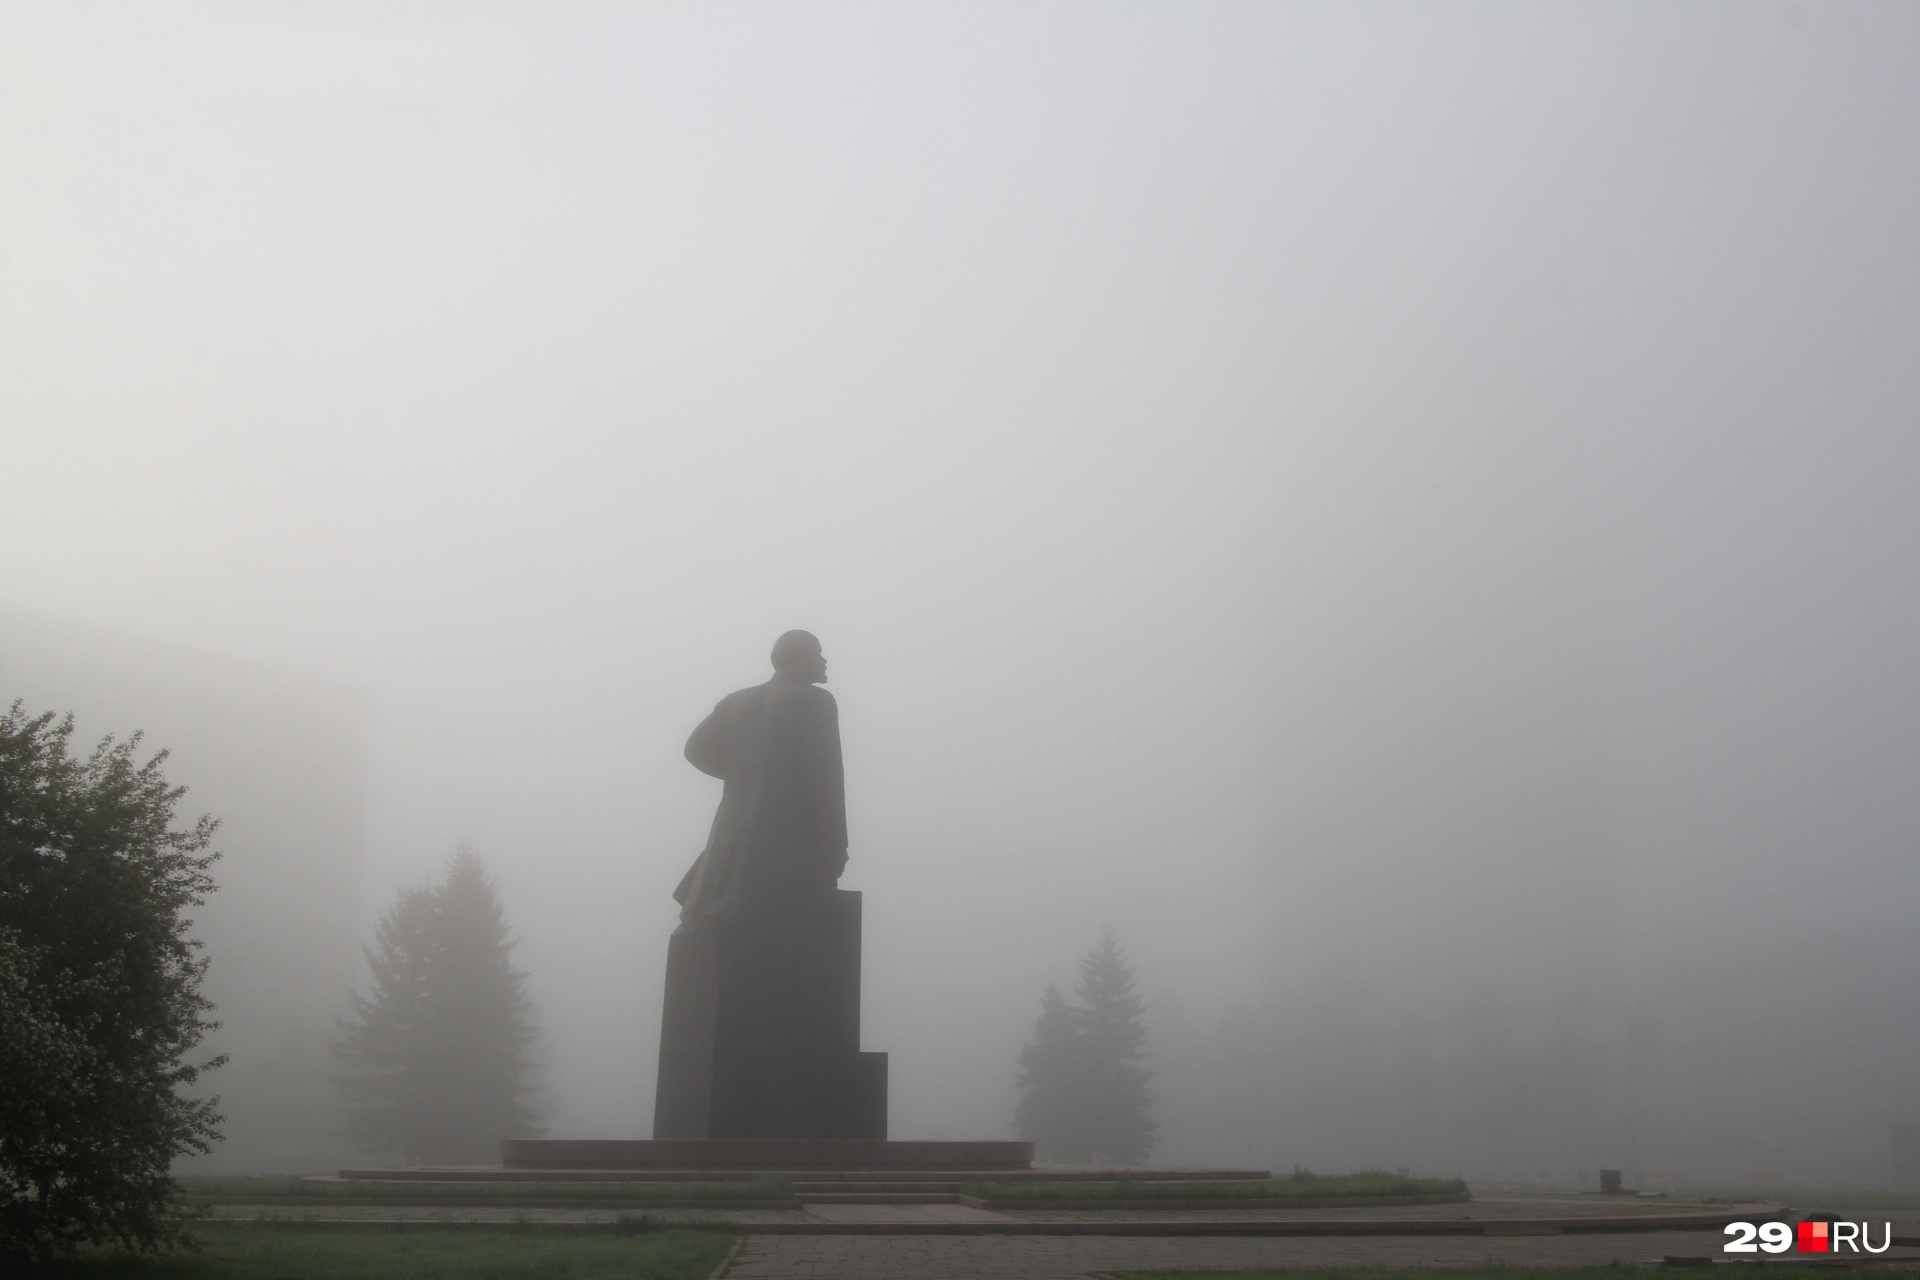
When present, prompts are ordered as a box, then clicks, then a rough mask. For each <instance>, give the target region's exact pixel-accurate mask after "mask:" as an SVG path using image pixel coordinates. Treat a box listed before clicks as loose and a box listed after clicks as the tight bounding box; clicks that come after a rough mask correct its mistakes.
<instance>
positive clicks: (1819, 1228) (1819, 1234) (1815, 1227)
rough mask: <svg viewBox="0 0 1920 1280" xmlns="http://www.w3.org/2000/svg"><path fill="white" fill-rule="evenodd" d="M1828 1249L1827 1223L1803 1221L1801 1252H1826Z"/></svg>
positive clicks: (1801, 1226)
mask: <svg viewBox="0 0 1920 1280" xmlns="http://www.w3.org/2000/svg"><path fill="white" fill-rule="evenodd" d="M1826 1251H1827V1224H1826V1223H1824V1222H1803V1223H1801V1224H1800V1252H1801V1253H1825V1252H1826Z"/></svg>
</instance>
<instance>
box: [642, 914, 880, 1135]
mask: <svg viewBox="0 0 1920 1280" xmlns="http://www.w3.org/2000/svg"><path fill="white" fill-rule="evenodd" d="M653 1114H654V1120H653V1136H654V1138H655V1139H656V1140H675V1139H710V1138H711V1139H720V1138H727V1139H761V1138H788V1139H822V1140H825V1139H845V1140H864V1141H870V1142H879V1141H884V1140H885V1139H886V1136H887V1055H885V1054H884V1053H862V1052H861V1051H860V895H859V894H858V893H855V892H851V891H848V890H843V889H828V888H815V889H794V890H792V891H790V892H783V893H781V894H779V895H777V896H771V897H768V898H765V899H761V900H758V901H746V902H742V903H740V904H737V906H736V907H735V909H733V910H730V911H729V912H727V913H725V914H722V915H719V916H715V917H713V918H711V919H708V920H705V921H702V922H701V923H699V924H698V925H695V926H692V927H687V928H682V929H680V930H678V931H676V932H675V933H674V935H673V937H672V939H671V940H670V941H669V942H668V944H667V986H666V1000H665V1003H664V1005H663V1007H662V1010H661V1018H660V1074H659V1082H658V1084H657V1086H656V1089H655V1094H654V1113H653Z"/></svg>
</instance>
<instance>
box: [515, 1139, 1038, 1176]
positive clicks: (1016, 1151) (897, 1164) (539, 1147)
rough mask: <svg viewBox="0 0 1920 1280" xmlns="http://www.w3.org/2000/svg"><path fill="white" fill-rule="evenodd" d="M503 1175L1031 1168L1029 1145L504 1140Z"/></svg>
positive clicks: (1031, 1150)
mask: <svg viewBox="0 0 1920 1280" xmlns="http://www.w3.org/2000/svg"><path fill="white" fill-rule="evenodd" d="M500 1163H501V1164H502V1165H504V1166H505V1167H506V1168H508V1169H687V1170H713V1169H738V1170H743V1171H744V1170H753V1171H767V1172H772V1171H776V1170H783V1169H784V1170H809V1171H813V1170H830V1169H858V1170H870V1171H874V1172H879V1171H883V1170H888V1171H890V1170H909V1169H922V1170H941V1171H946V1172H973V1171H980V1172H1011V1171H1015V1170H1021V1169H1028V1168H1031V1167H1032V1165H1033V1144H1032V1143H1031V1142H888V1141H884V1140H878V1141H876V1140H870V1139H860V1138H653V1139H641V1140H635V1141H613V1140H604V1139H600V1140H596V1139H583V1140H569V1139H564V1138H559V1139H556V1138H522V1139H509V1140H508V1141H505V1142H502V1143H501V1144H500Z"/></svg>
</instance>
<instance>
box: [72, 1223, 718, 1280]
mask: <svg viewBox="0 0 1920 1280" xmlns="http://www.w3.org/2000/svg"><path fill="white" fill-rule="evenodd" d="M196 1234H198V1235H199V1237H200V1239H201V1240H203V1241H204V1242H205V1246H206V1247H205V1248H204V1249H203V1250H202V1251H200V1252H199V1253H183V1254H168V1255H162V1256H160V1257H135V1256H130V1255H127V1254H119V1253H98V1254H92V1255H86V1256H82V1257H81V1258H79V1259H76V1260H75V1261H73V1262H69V1263H60V1264H56V1265H54V1266H51V1267H47V1268H44V1269H42V1270H40V1271H38V1272H36V1273H35V1274H36V1275H42V1276H47V1277H50V1278H58V1280H455V1277H458V1278H459V1280H469V1278H472V1280H602V1278H603V1277H604V1278H605V1280H613V1278H614V1277H619V1278H620V1280H706V1277H707V1276H708V1275H710V1274H712V1272H713V1269H714V1268H715V1267H716V1266H718V1265H719V1264H720V1260H721V1259H722V1258H724V1257H726V1255H727V1250H729V1249H731V1248H732V1247H733V1241H734V1237H733V1236H731V1235H728V1234H726V1233H724V1232H719V1231H694V1230H686V1229H671V1230H659V1231H649V1232H644V1233H639V1234H631V1235H622V1234H617V1233H615V1232H613V1231H592V1230H582V1229H579V1228H565V1227H514V1228H510V1229H501V1230H483V1229H474V1228H462V1229H447V1230H430V1229H423V1230H411V1231H391V1230H388V1231H381V1230H368V1229H360V1230H354V1229H351V1228H341V1227H324V1228H323V1227H306V1226H280V1225H261V1224H232V1225H228V1224H223V1223H207V1224H202V1225H201V1226H199V1227H198V1228H196Z"/></svg>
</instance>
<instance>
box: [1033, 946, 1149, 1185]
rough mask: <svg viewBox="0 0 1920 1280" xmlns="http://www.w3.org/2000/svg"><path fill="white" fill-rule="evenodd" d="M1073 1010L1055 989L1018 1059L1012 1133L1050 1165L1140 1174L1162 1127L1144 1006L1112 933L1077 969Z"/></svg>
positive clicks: (1042, 1006)
mask: <svg viewBox="0 0 1920 1280" xmlns="http://www.w3.org/2000/svg"><path fill="white" fill-rule="evenodd" d="M1074 994H1075V995H1076V996H1078V997H1079V998H1080V1001H1081V1004H1080V1006H1079V1007H1075V1006H1073V1005H1070V1004H1068V1003H1067V1001H1066V1000H1064V999H1062V998H1061V995H1060V992H1059V990H1058V989H1057V988H1055V987H1054V986H1052V985H1051V984H1050V985H1049V986H1048V987H1047V994H1046V995H1045V996H1044V997H1043V998H1042V999H1041V1002H1040V1017H1039V1019H1038V1020H1037V1021H1036V1022H1035V1023H1034V1026H1033V1034H1034V1038H1033V1042H1032V1043H1030V1044H1028V1045H1027V1046H1026V1048H1024V1049H1022V1050H1021V1051H1020V1087H1021V1089H1022V1090H1023V1091H1024V1096H1023V1097H1022V1098H1021V1100H1020V1104H1019V1106H1018V1107H1017V1108H1016V1109H1015V1111H1014V1128H1015V1131H1016V1132H1018V1133H1019V1134H1020V1136H1021V1137H1023V1138H1027V1139H1030V1140H1031V1141H1032V1142H1033V1144H1034V1148H1035V1154H1036V1155H1038V1156H1039V1157H1040V1158H1041V1159H1043V1160H1046V1161H1048V1162H1050V1163H1054V1164H1085V1163H1094V1162H1102V1163H1107V1164H1117V1165H1126V1164H1136V1163H1138V1162H1139V1161H1141V1160H1144V1159H1145V1158H1146V1157H1147V1155H1148V1153H1149V1152H1151V1151H1152V1150H1153V1142H1154V1136H1153V1135H1154V1130H1155V1128H1156V1127H1157V1126H1156V1125H1155V1124H1154V1122H1153V1121H1152V1119H1150V1118H1149V1117H1148V1114H1147V1112H1148V1110H1149V1108H1150V1107H1151V1106H1152V1104H1153V1094H1152V1091H1151V1090H1150V1089H1149V1087H1148V1086H1149V1084H1150V1082H1151V1081H1152V1078H1153V1076H1152V1073H1151V1072H1150V1071H1148V1070H1147V1069H1146V1067H1144V1066H1143V1065H1141V1064H1142V1062H1143V1061H1144V1059H1145V1058H1146V1039H1147V1029H1146V1025H1145V1023H1144V1021H1143V1017H1144V1014H1145V1011H1146V1006H1145V1003H1144V1002H1143V1001H1142V1000H1141V999H1140V997H1139V996H1138V994H1136V993H1135V991H1134V989H1133V969H1132V967H1131V966H1129V965H1128V963H1127V959H1126V956H1125V954H1124V953H1123V952H1122V951H1121V950H1120V944H1119V940H1118V939H1117V938H1115V936H1114V934H1113V931H1112V930H1111V929H1107V930H1103V931H1102V932H1101V935H1100V945H1099V946H1097V947H1095V948H1094V949H1093V950H1091V951H1089V952H1088V953H1087V954H1086V956H1085V957H1084V958H1083V959H1082V960H1081V962H1080V982H1079V985H1078V986H1076V987H1075V989H1074Z"/></svg>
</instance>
